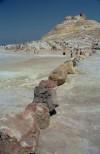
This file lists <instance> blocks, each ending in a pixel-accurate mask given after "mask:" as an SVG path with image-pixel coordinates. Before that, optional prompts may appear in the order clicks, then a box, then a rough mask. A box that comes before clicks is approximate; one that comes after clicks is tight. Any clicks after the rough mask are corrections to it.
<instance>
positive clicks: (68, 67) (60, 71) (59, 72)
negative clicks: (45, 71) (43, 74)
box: [49, 60, 75, 86]
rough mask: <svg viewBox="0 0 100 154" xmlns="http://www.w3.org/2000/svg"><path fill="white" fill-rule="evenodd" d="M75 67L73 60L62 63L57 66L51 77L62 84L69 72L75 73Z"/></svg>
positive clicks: (58, 83)
mask: <svg viewBox="0 0 100 154" xmlns="http://www.w3.org/2000/svg"><path fill="white" fill-rule="evenodd" d="M74 73H75V68H74V66H73V62H72V61H71V60H70V61H66V62H65V63H64V64H61V65H60V66H59V67H58V68H56V69H55V70H54V71H53V72H52V73H51V74H50V75H49V79H50V80H53V81H55V82H57V85H58V86H60V85H62V84H64V83H65V81H66V78H67V75H68V74H74Z"/></svg>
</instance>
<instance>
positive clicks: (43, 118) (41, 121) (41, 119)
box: [24, 102, 50, 129]
mask: <svg viewBox="0 0 100 154" xmlns="http://www.w3.org/2000/svg"><path fill="white" fill-rule="evenodd" d="M29 113H32V115H33V117H34V116H35V119H36V122H37V123H38V126H39V128H40V129H45V128H47V127H48V126H49V123H50V115H49V109H48V108H47V106H46V105H45V104H42V103H35V102H34V103H31V104H29V105H28V106H27V107H26V109H25V112H24V114H25V115H27V114H29Z"/></svg>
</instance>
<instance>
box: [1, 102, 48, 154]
mask: <svg viewBox="0 0 100 154" xmlns="http://www.w3.org/2000/svg"><path fill="white" fill-rule="evenodd" d="M49 120H50V118H49V110H48V108H47V107H46V106H45V105H44V104H40V103H38V104H36V103H34V104H33V103H31V104H29V105H28V106H27V107H26V109H25V111H24V112H22V113H20V114H17V115H12V116H7V117H4V118H1V119H0V154H30V153H34V154H36V153H37V149H38V140H39V134H40V128H42V129H44V128H47V127H48V126H49Z"/></svg>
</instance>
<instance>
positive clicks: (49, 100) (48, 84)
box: [33, 80, 57, 115]
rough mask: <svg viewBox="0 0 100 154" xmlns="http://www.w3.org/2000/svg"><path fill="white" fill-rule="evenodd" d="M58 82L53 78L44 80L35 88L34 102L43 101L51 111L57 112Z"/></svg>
mask: <svg viewBox="0 0 100 154" xmlns="http://www.w3.org/2000/svg"><path fill="white" fill-rule="evenodd" d="M55 87H56V82H54V81H51V80H45V81H44V80H43V81H41V82H40V84H39V85H38V86H36V87H35V89H34V99H33V103H34V102H35V103H43V104H45V105H46V106H47V107H48V109H49V113H50V115H51V113H52V112H53V113H56V111H55V107H56V106H57V105H56V89H55Z"/></svg>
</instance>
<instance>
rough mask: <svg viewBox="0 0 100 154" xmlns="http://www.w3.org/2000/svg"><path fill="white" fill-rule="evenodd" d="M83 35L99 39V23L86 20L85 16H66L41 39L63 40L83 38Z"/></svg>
mask: <svg viewBox="0 0 100 154" xmlns="http://www.w3.org/2000/svg"><path fill="white" fill-rule="evenodd" d="M85 35H89V36H93V37H96V38H98V37H100V23H99V22H97V21H94V20H88V19H87V18H86V17H85V16H82V15H78V16H68V17H65V18H64V21H63V22H62V23H61V24H58V25H57V26H56V27H54V29H52V30H51V31H50V32H49V33H48V34H46V35H45V36H44V37H43V38H42V39H43V40H45V41H50V40H54V41H55V40H61V39H62V40H63V39H71V38H74V37H80V36H81V37H85Z"/></svg>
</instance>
